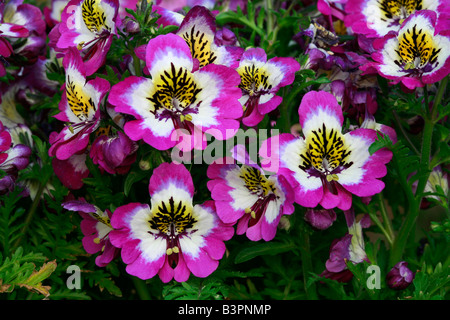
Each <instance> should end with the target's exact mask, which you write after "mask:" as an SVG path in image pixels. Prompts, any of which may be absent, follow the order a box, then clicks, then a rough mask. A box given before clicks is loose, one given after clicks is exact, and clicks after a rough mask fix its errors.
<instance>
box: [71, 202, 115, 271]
mask: <svg viewBox="0 0 450 320" xmlns="http://www.w3.org/2000/svg"><path fill="white" fill-rule="evenodd" d="M62 206H63V208H64V209H67V210H70V211H78V213H79V214H80V215H81V217H82V218H83V221H81V232H83V235H84V238H83V240H82V243H83V248H84V250H86V252H87V253H89V254H96V253H98V252H100V254H99V255H98V256H97V257H96V258H95V264H96V265H97V266H99V267H105V266H106V265H107V264H108V263H110V262H111V261H112V260H113V259H114V258H115V257H116V256H117V255H118V254H119V251H120V250H119V249H118V248H116V247H114V246H113V245H112V244H111V241H110V240H109V234H110V232H111V231H112V230H113V229H112V227H111V221H110V219H111V215H112V214H111V211H109V210H108V209H106V210H105V211H102V210H100V208H98V207H96V206H94V205H93V204H90V203H87V202H86V201H84V199H83V200H73V201H67V202H64V203H63V204H62Z"/></svg>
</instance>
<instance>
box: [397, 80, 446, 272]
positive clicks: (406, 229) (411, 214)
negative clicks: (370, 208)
mask: <svg viewBox="0 0 450 320" xmlns="http://www.w3.org/2000/svg"><path fill="white" fill-rule="evenodd" d="M447 82H448V76H447V77H445V78H444V79H443V80H442V81H441V84H440V85H439V89H438V92H437V93H436V96H435V100H434V103H433V106H432V109H431V112H429V113H428V112H427V113H426V114H425V115H424V120H425V126H424V129H423V136H422V137H423V138H422V150H421V159H420V167H421V168H423V169H425V170H427V171H428V172H430V171H431V169H432V168H430V156H431V146H432V138H433V129H434V125H435V123H436V117H437V113H438V105H439V104H440V103H441V100H442V98H443V96H444V93H445V89H446V87H447ZM426 110H428V106H426ZM428 178H429V173H428V174H421V175H420V177H419V181H418V183H417V189H416V193H415V195H414V197H413V199H411V197H408V202H409V208H408V209H409V210H408V214H407V216H406V219H405V221H404V222H403V224H402V226H401V227H400V230H399V232H398V235H397V238H396V239H395V242H394V247H393V249H392V251H391V256H390V264H391V265H394V264H395V263H397V262H399V261H401V259H402V256H403V252H404V250H405V248H406V244H407V242H408V238H409V235H410V234H411V231H412V230H413V228H414V227H415V225H416V221H417V217H418V216H419V212H420V204H421V202H422V195H423V191H424V190H425V186H426V183H427V181H428Z"/></svg>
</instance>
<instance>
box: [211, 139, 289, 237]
mask: <svg viewBox="0 0 450 320" xmlns="http://www.w3.org/2000/svg"><path fill="white" fill-rule="evenodd" d="M241 146H242V145H241ZM238 151H240V152H241V154H239V153H238ZM234 158H235V159H236V160H237V161H239V162H240V163H242V165H238V164H237V163H232V164H230V161H226V159H219V160H216V162H214V163H212V164H211V165H210V166H209V167H208V172H207V174H208V178H210V179H211V180H210V181H208V189H209V190H210V191H211V197H212V198H213V199H214V201H215V205H216V208H217V215H218V216H219V218H220V219H221V220H222V221H223V222H225V223H230V224H236V223H237V231H236V233H237V234H244V233H245V234H246V235H247V237H248V238H249V239H250V240H252V241H258V240H261V239H264V240H265V241H270V240H272V239H273V238H274V237H275V234H276V231H277V226H278V223H279V221H280V218H281V217H282V216H283V215H284V214H291V213H292V212H294V206H293V202H294V197H293V194H292V190H291V188H290V185H289V184H288V182H287V181H286V179H285V178H284V177H283V176H277V175H272V176H270V177H266V176H265V174H264V172H263V170H262V169H261V168H260V167H259V166H258V165H257V164H256V163H254V162H252V161H251V160H249V159H248V154H247V153H246V151H245V149H244V148H241V149H239V148H235V153H234Z"/></svg>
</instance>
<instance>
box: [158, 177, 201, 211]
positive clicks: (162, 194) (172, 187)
mask: <svg viewBox="0 0 450 320" xmlns="http://www.w3.org/2000/svg"><path fill="white" fill-rule="evenodd" d="M170 198H173V200H174V202H175V203H179V202H180V201H181V202H182V203H184V204H190V205H191V206H192V195H191V194H190V193H189V191H188V190H186V189H185V188H183V187H180V186H179V185H178V186H177V183H176V182H174V181H168V183H167V185H165V186H164V188H161V189H160V190H159V191H157V192H155V193H154V194H152V198H151V203H152V208H153V206H154V205H155V204H158V203H160V202H162V201H163V202H167V200H168V199H170Z"/></svg>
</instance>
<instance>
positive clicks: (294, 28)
mask: <svg viewBox="0 0 450 320" xmlns="http://www.w3.org/2000/svg"><path fill="white" fill-rule="evenodd" d="M276 2H277V1H264V2H263V1H249V2H248V4H247V10H245V11H243V10H242V9H240V8H239V7H238V9H237V10H236V11H229V10H222V9H223V8H222V7H221V6H217V9H218V10H219V13H218V15H217V16H216V23H217V25H218V27H223V26H227V27H229V28H230V29H231V30H232V31H233V32H234V33H235V34H236V36H237V40H238V42H239V44H240V45H241V46H242V47H243V48H247V47H261V48H263V49H264V50H265V51H266V53H267V55H268V58H272V57H275V56H292V57H295V58H296V60H297V61H298V62H299V63H300V65H301V66H302V67H301V69H300V70H299V71H298V72H297V73H296V75H295V80H294V82H293V83H292V85H290V86H288V87H285V88H282V89H281V90H280V91H279V92H278V95H280V96H282V97H283V101H282V103H281V105H280V106H279V107H278V110H277V111H275V112H272V113H270V114H269V115H267V116H266V117H265V119H264V120H263V121H262V122H261V123H260V124H259V126H258V128H264V129H278V130H280V132H291V127H292V126H293V125H294V124H296V123H298V114H297V110H298V105H299V103H300V101H301V98H302V97H303V95H304V94H305V93H306V92H308V91H312V90H319V89H320V88H323V87H324V86H326V85H327V84H329V83H330V82H331V80H330V77H329V75H328V74H326V73H319V72H316V71H314V70H311V69H309V68H308V67H307V63H308V55H307V54H305V53H304V52H303V50H302V49H301V48H300V46H298V45H297V44H295V43H293V41H292V38H293V36H294V35H296V34H297V33H298V32H300V31H301V30H304V29H306V28H307V27H308V26H309V24H310V22H311V16H312V13H315V14H316V15H317V11H316V9H317V5H316V3H313V4H310V5H305V4H304V2H303V1H292V4H291V5H290V6H288V7H283V8H279V7H278V6H277V7H276V8H274V7H272V5H273V4H275V3H276ZM267 3H269V4H270V5H269V6H267ZM287 3H289V2H287ZM186 10H187V9H186ZM126 11H127V12H128V14H129V17H128V20H130V21H134V22H136V23H137V24H138V26H139V28H138V29H139V31H138V32H136V33H134V34H132V35H130V34H128V33H126V32H122V31H120V32H119V35H118V37H117V38H116V39H115V40H114V41H113V43H112V47H111V50H110V51H109V53H108V55H107V60H106V61H107V62H106V65H105V66H104V67H102V69H100V70H99V71H98V72H97V73H96V76H98V77H102V78H104V79H106V80H108V81H109V82H110V84H111V85H113V84H115V83H118V82H119V81H121V80H123V79H125V78H126V77H128V76H130V71H129V70H127V71H126V72H123V73H121V74H118V73H117V72H116V70H115V69H114V68H113V67H115V66H116V65H117V61H120V59H121V58H122V57H123V56H124V55H127V54H129V55H131V56H132V57H133V63H134V69H135V70H141V69H142V66H141V65H140V63H141V62H140V61H139V59H137V57H136V54H135V51H134V50H135V49H136V48H137V47H139V46H141V45H143V44H145V43H147V42H148V40H149V39H152V38H154V37H155V36H157V35H160V34H167V33H170V32H173V31H176V29H177V28H176V27H174V26H168V27H162V26H158V25H157V24H156V21H157V19H158V17H159V16H158V15H157V14H156V13H154V12H152V11H151V6H148V5H147V1H142V2H141V4H140V5H138V7H137V9H136V10H129V9H127V10H126ZM12 69H14V66H13V65H12V66H10V67H9V68H8V70H9V71H11V70H12ZM139 72H140V71H139ZM136 73H138V72H137V71H136ZM46 74H47V77H48V79H50V80H52V81H55V82H57V85H58V86H61V85H63V83H64V81H65V79H64V69H63V68H62V66H61V63H60V62H59V61H58V60H57V59H51V60H50V63H48V64H47V72H46ZM446 79H448V76H447V78H446ZM446 79H445V80H443V81H442V82H441V83H436V84H431V85H428V86H426V87H425V88H424V89H420V90H418V91H417V92H413V93H411V92H405V91H404V90H402V88H401V86H400V85H395V86H392V85H389V84H387V83H386V81H385V80H384V79H382V78H379V79H378V82H379V90H378V94H377V102H378V110H377V113H376V118H377V122H379V123H383V124H387V125H390V126H392V127H393V128H395V130H396V132H397V137H398V141H396V142H393V141H392V139H390V138H389V137H388V136H387V135H384V136H383V135H382V134H381V133H379V135H378V140H377V141H376V142H375V143H374V144H373V145H372V146H371V147H370V149H369V151H370V152H371V153H374V152H376V151H377V150H380V149H383V148H387V149H389V150H390V151H392V154H393V158H392V161H391V162H390V163H389V164H388V166H387V168H388V174H387V175H386V176H385V177H384V178H383V181H384V182H385V184H386V187H385V189H384V190H383V192H382V194H380V195H379V196H374V197H373V198H372V199H371V202H370V203H369V204H367V203H366V202H363V201H362V200H361V199H357V198H356V197H353V202H354V204H355V205H354V209H355V214H356V215H357V216H360V215H362V214H366V213H367V214H369V215H370V217H371V219H372V225H371V226H370V227H369V228H367V229H365V230H364V239H365V251H366V253H367V256H368V258H369V260H370V262H366V261H364V262H363V263H359V264H353V263H351V262H349V263H347V266H348V270H349V271H350V272H351V273H352V274H353V278H352V279H351V280H350V281H348V282H339V281H336V280H333V279H329V278H326V277H324V276H322V275H321V274H322V272H323V271H324V270H325V263H326V261H327V259H329V257H330V246H331V244H332V243H333V241H334V240H336V239H338V238H340V237H343V236H344V235H345V234H346V233H347V232H348V228H347V225H346V221H345V218H344V215H343V212H342V211H341V210H338V209H336V210H335V211H336V213H337V220H336V221H335V222H334V224H333V225H332V226H331V227H330V228H328V229H326V230H322V231H319V230H316V229H314V228H313V227H312V226H311V225H309V224H308V223H306V222H305V220H304V218H303V217H304V214H305V211H306V209H305V208H303V207H300V206H298V205H296V206H295V212H294V213H293V214H292V215H290V216H286V217H283V219H282V223H281V224H280V226H279V228H278V231H277V235H276V237H275V239H274V240H272V241H270V242H264V241H260V242H252V241H249V240H248V239H247V238H246V237H245V235H241V236H237V235H235V236H234V237H233V238H232V239H231V240H229V241H227V242H226V246H227V251H226V254H225V256H224V258H223V259H222V260H221V261H220V264H219V267H218V269H217V270H216V271H215V272H214V273H213V274H212V275H211V276H210V277H207V278H205V279H201V278H196V277H194V276H193V275H191V277H190V278H189V280H188V281H187V282H183V283H177V282H175V281H172V282H169V283H167V284H163V283H162V282H161V281H160V280H159V279H158V278H157V277H155V278H152V279H149V280H146V281H143V280H140V279H137V278H135V277H133V276H129V275H128V274H127V272H126V271H125V265H124V264H123V263H122V261H121V260H120V258H118V259H115V260H113V261H112V262H111V263H109V264H108V265H107V266H106V267H103V268H100V267H98V266H97V265H96V264H95V255H90V254H87V253H86V251H85V250H84V248H83V245H82V238H83V234H82V232H81V228H80V223H81V220H82V218H81V217H80V215H78V214H77V213H76V212H72V211H68V210H65V209H64V208H63V207H62V206H61V203H63V202H65V201H67V200H71V199H76V198H79V197H83V198H84V199H86V201H88V202H89V203H92V204H95V205H96V206H98V207H99V208H100V209H101V210H106V209H109V210H111V211H112V212H113V211H114V210H115V209H116V208H117V207H119V206H121V205H123V204H125V203H130V202H139V201H141V202H145V203H149V195H148V181H149V178H150V176H151V174H152V172H153V169H154V168H156V167H157V166H158V165H159V164H161V163H162V162H167V161H170V155H169V154H168V153H167V152H163V151H158V150H155V149H153V148H151V147H150V146H148V145H146V144H145V143H140V145H139V149H138V151H137V158H136V161H135V163H133V165H132V166H131V167H130V170H129V172H128V173H127V174H126V175H119V174H114V175H111V174H107V173H105V172H103V171H102V170H100V169H99V167H98V166H97V165H95V164H94V163H93V162H92V160H91V159H89V158H88V161H87V166H88V169H89V177H88V178H85V179H84V180H83V182H84V186H83V188H82V189H79V190H69V189H68V188H67V187H65V186H64V185H63V183H62V182H61V181H60V180H59V179H58V177H57V176H56V175H55V173H54V171H53V166H52V157H49V156H48V149H49V148H50V142H49V137H48V135H49V131H50V128H52V129H54V128H57V126H58V124H57V121H55V119H54V118H53V116H54V115H55V114H57V113H58V103H59V101H60V99H61V93H60V92H56V93H55V94H54V95H52V96H45V95H41V94H38V95H37V96H33V98H34V101H35V103H34V104H33V105H32V106H31V108H29V109H27V107H26V106H21V105H18V106H17V109H18V111H19V112H20V113H21V115H22V116H23V118H24V119H26V121H27V124H28V125H29V127H30V129H31V131H32V141H28V144H29V145H31V146H32V156H31V158H30V164H29V166H28V167H27V168H26V169H25V170H22V171H20V172H19V176H18V180H17V184H16V188H15V189H14V190H13V191H11V192H9V193H6V194H4V195H1V196H0V204H1V205H0V299H5V300H22V299H30V300H38V299H51V300H63V299H69V300H72V299H77V300H78V299H80V300H88V299H94V300H101V299H111V300H115V299H130V300H133V299H155V300H157V299H161V300H163V299H165V300H184V299H198V300H224V299H234V300H241V299H242V300H248V299H256V300H259V299H277V300H285V299H286V300H298V299H342V300H362V299H374V300H385V299H390V300H397V299H402V300H403V299H404V300H429V299H434V300H447V299H449V297H450V296H449V293H448V288H449V287H450V280H449V274H450V273H449V270H450V269H449V268H450V250H449V248H450V246H449V241H450V231H449V230H450V227H449V225H450V223H449V218H450V211H449V192H448V189H447V190H444V189H443V188H442V187H441V186H437V187H436V190H434V191H429V190H426V189H425V185H426V182H427V181H428V178H429V176H430V173H431V172H432V170H433V168H435V167H436V166H438V165H439V166H441V168H442V170H443V172H446V173H447V174H449V167H448V165H449V163H450V148H449V138H450V125H449V122H448V116H449V114H450V107H449V104H448V102H449V100H450V95H449V94H448V91H446V84H447V80H446ZM0 80H1V81H2V82H4V83H8V82H9V81H12V80H13V78H12V76H11V75H10V74H9V73H8V74H7V75H6V76H4V77H2V78H1V79H0ZM424 92H426V101H425V102H426V103H427V105H430V103H429V102H434V105H433V106H432V107H431V108H428V107H424V104H425V102H424V99H425V97H424ZM419 93H420V94H419ZM431 110H435V111H431ZM32 114H39V115H40V116H39V117H38V116H33V115H32ZM39 119H45V120H43V121H40V120H39ZM359 120H360V119H352V120H351V121H352V123H351V124H350V123H347V124H346V125H347V127H349V126H350V125H359V124H360V123H358V121H359ZM273 121H275V122H276V123H274V124H272V122H273ZM416 122H418V123H419V127H420V128H419V130H418V131H417V130H415V127H414V126H415V124H416ZM103 125H111V126H113V127H114V126H115V124H114V123H113V122H112V121H109V123H105V124H102V126H103ZM115 129H117V128H115ZM428 129H429V130H430V131H426V130H428ZM427 132H431V135H430V136H427ZM428 138H429V140H427V139H428ZM92 139H93V138H92ZM92 139H91V140H92ZM427 141H428V142H427ZM91 142H92V141H91ZM427 150H428V151H427ZM425 152H428V154H426V153H425ZM188 169H189V171H190V172H191V175H192V177H193V180H194V185H195V187H196V195H195V201H196V202H198V203H202V202H204V201H205V200H209V199H211V195H210V192H209V191H208V189H207V186H206V182H207V180H208V178H207V176H206V166H205V165H200V164H192V165H191V166H190V167H188ZM25 186H28V187H29V186H33V188H34V190H35V194H34V197H33V198H32V197H29V196H26V195H24V192H25V189H26V187H25ZM25 193H26V192H25ZM431 196H437V198H436V197H434V198H431ZM425 197H426V198H425ZM400 260H404V261H407V262H408V263H409V266H410V269H411V270H412V271H413V272H415V278H414V281H413V283H412V284H411V285H410V286H409V287H408V288H407V289H405V290H401V291H396V290H393V289H390V288H389V287H388V285H387V282H386V281H385V278H386V275H387V273H388V272H389V271H390V269H391V268H392V267H393V266H394V265H395V263H396V262H398V261H400ZM71 265H76V266H78V267H79V268H80V269H81V283H82V285H81V288H80V289H69V287H68V286H67V282H66V281H67V279H68V277H69V276H70V274H68V273H67V270H68V268H69V266H71ZM370 265H377V266H379V267H380V272H381V273H380V274H381V288H380V289H369V288H368V286H367V281H368V278H369V276H370V274H369V273H367V270H368V269H367V268H368V267H369V266H370Z"/></svg>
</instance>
